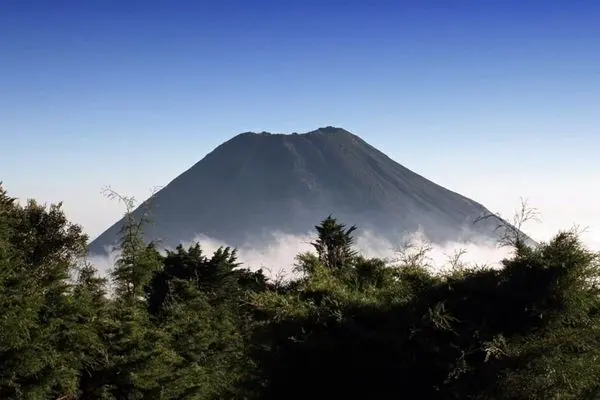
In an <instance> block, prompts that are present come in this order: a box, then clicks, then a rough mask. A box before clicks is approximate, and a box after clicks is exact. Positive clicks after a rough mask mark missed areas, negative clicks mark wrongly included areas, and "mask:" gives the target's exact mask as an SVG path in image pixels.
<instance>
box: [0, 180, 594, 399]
mask: <svg viewBox="0 0 600 400" xmlns="http://www.w3.org/2000/svg"><path fill="white" fill-rule="evenodd" d="M126 216H127V217H128V218H127V221H128V222H127V224H126V226H125V227H124V229H123V232H122V236H121V242H120V245H119V250H120V256H119V258H118V259H117V261H116V263H115V265H114V267H113V269H112V270H111V271H110V272H109V273H108V274H106V275H103V276H100V275H99V273H98V272H97V271H96V269H95V267H94V266H93V265H91V264H90V263H89V262H87V261H86V258H85V256H86V245H87V237H86V236H85V235H84V234H83V231H82V229H81V227H79V226H77V225H75V224H72V223H71V222H69V221H68V219H67V218H66V216H65V214H64V212H63V211H62V208H61V205H60V204H56V205H50V206H45V205H40V204H38V203H37V202H35V201H33V200H30V201H28V202H26V203H25V204H20V203H19V202H17V201H16V200H15V199H14V198H11V197H10V196H9V195H8V194H7V192H6V191H5V190H4V189H3V188H2V187H1V186H0V310H2V311H1V313H2V314H1V315H0V398H1V399H63V400H66V399H115V400H116V399H246V400H252V399H307V398H319V397H321V396H322V397H323V398H346V399H365V398H393V397H398V398H402V397H409V398H415V397H419V398H428V399H594V398H598V393H600V388H599V386H600V362H599V360H600V297H599V294H600V293H599V287H598V282H599V278H600V259H599V255H598V253H597V252H594V251H592V250H590V249H588V248H586V247H585V246H584V245H583V244H582V243H581V240H580V238H579V236H578V234H577V232H575V231H562V232H558V233H557V234H556V235H555V237H554V238H553V239H552V240H550V241H548V242H547V243H540V244H539V245H538V246H536V247H535V248H534V247H529V246H527V245H524V244H523V242H522V241H517V242H515V243H513V246H514V254H513V255H512V256H511V257H508V258H507V259H505V260H502V263H501V266H500V267H499V268H487V267H478V268H475V267H470V266H461V267H458V268H452V269H448V271H447V272H443V273H442V272H437V273H434V272H432V271H430V270H429V269H428V268H426V266H425V265H421V264H420V263H419V262H418V259H411V260H400V261H398V262H395V263H392V262H389V261H386V260H381V259H377V258H367V257H365V256H363V255H361V254H360V252H359V251H358V250H357V249H356V248H355V246H354V236H353V235H354V233H355V232H356V230H357V229H358V228H357V227H356V226H351V227H350V228H346V226H345V225H344V224H342V223H341V222H339V221H337V220H336V219H335V218H333V217H332V216H329V217H327V218H325V219H324V220H323V221H321V223H320V224H319V225H318V226H316V227H315V236H316V237H315V240H314V242H313V247H314V250H315V253H310V252H309V253H305V254H299V255H298V257H297V268H298V270H299V271H301V272H302V273H301V275H300V276H299V277H297V278H295V279H293V280H290V281H286V282H274V281H272V280H269V279H268V278H267V276H265V274H264V273H263V272H262V271H261V270H255V269H252V268H251V267H252V266H245V265H242V264H240V262H239V261H238V259H237V252H236V249H231V248H219V249H217V250H216V251H215V252H214V253H212V254H207V253H206V252H205V250H204V249H202V248H201V246H200V245H199V244H197V243H196V244H193V245H191V246H188V247H184V246H182V245H181V246H179V247H177V248H176V249H174V250H169V251H162V250H161V249H160V248H159V246H158V245H157V244H156V243H144V242H143V241H142V240H141V235H140V228H141V227H142V225H143V223H145V221H141V220H135V218H133V216H132V214H131V210H130V209H129V208H128V210H127V214H126Z"/></svg>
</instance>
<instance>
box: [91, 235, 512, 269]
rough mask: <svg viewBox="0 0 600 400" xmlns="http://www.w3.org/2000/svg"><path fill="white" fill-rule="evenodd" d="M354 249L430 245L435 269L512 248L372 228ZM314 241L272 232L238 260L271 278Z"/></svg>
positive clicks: (379, 252) (103, 263)
mask: <svg viewBox="0 0 600 400" xmlns="http://www.w3.org/2000/svg"><path fill="white" fill-rule="evenodd" d="M355 238H356V244H355V248H356V249H357V250H358V251H359V252H360V253H361V254H362V255H364V256H366V257H379V258H384V259H387V260H389V261H390V262H393V261H394V260H398V259H399V258H401V257H402V255H403V254H404V255H407V254H410V253H411V252H415V251H417V250H418V249H422V248H424V247H427V248H428V251H427V258H426V260H425V261H427V263H428V265H429V266H430V267H431V268H432V269H434V270H442V269H444V268H446V267H447V266H448V265H449V259H450V258H451V257H452V256H454V255H455V254H457V253H459V252H460V253H463V255H462V256H461V261H462V262H463V263H467V264H469V265H484V264H485V265H488V266H490V267H494V266H497V265H498V264H499V262H500V261H501V260H502V259H503V258H504V257H507V256H508V255H509V254H510V249H507V248H499V247H498V246H497V245H496V243H494V242H481V243H472V242H447V243H444V244H430V243H429V242H428V240H427V238H426V237H424V236H423V234H422V233H420V232H414V233H412V234H409V235H404V236H402V237H398V238H396V239H395V240H389V239H385V238H382V237H380V236H378V235H377V234H376V233H374V232H372V231H363V232H359V233H357V235H356V236H355ZM314 240H315V236H314V234H312V233H306V234H304V235H292V234H287V233H284V232H273V233H272V234H271V235H270V236H269V237H266V238H263V239H261V240H260V241H257V240H254V241H252V242H248V243H245V244H243V245H242V246H240V247H238V253H237V254H238V259H239V261H240V262H241V263H242V264H243V266H244V267H247V268H250V269H252V270H256V269H263V270H264V272H265V274H266V275H267V276H269V277H271V278H275V277H278V276H286V275H289V274H290V273H291V271H292V269H293V266H294V264H295V257H296V255H297V254H299V253H303V252H307V251H310V252H313V251H314V248H313V246H312V245H311V242H312V241H314ZM181 243H182V244H183V245H184V247H187V246H190V245H193V244H195V243H199V244H200V246H201V247H202V249H203V250H204V252H205V253H206V254H207V255H210V254H212V253H214V251H215V250H217V249H218V248H219V247H221V246H223V247H227V246H228V244H227V243H226V242H223V241H220V240H216V239H214V238H211V237H208V236H206V235H203V234H199V235H196V236H195V237H194V238H192V239H187V240H182V241H181ZM118 256H119V253H118V252H116V251H113V252H111V253H109V254H107V255H104V256H97V255H92V256H90V257H89V261H90V262H91V263H92V264H93V265H95V266H96V268H97V269H98V271H99V272H100V274H102V275H105V274H106V273H107V272H108V271H110V269H111V268H112V267H113V266H114V263H115V261H116V260H117V258H118Z"/></svg>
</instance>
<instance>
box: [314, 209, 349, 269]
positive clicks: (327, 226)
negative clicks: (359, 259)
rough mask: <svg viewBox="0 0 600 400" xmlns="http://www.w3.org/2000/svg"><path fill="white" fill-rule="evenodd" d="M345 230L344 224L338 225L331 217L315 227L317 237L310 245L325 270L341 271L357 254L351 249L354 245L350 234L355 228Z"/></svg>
mask: <svg viewBox="0 0 600 400" xmlns="http://www.w3.org/2000/svg"><path fill="white" fill-rule="evenodd" d="M345 228H346V226H345V225H344V224H340V223H338V222H337V220H336V219H335V218H333V217H332V216H331V215H330V216H328V217H327V218H326V219H324V220H323V221H321V224H320V225H318V226H315V229H316V231H317V234H318V237H317V240H316V241H315V242H314V243H312V245H313V247H314V248H315V250H316V251H317V254H318V256H319V260H320V261H321V262H322V263H323V265H324V266H325V267H327V268H330V269H341V268H342V267H344V266H346V264H347V263H349V262H350V261H351V260H352V259H353V257H355V256H356V254H357V253H356V251H354V250H353V249H352V246H353V245H354V237H353V236H352V233H353V232H354V231H355V230H356V229H357V228H356V226H354V225H353V226H351V227H350V228H348V229H345Z"/></svg>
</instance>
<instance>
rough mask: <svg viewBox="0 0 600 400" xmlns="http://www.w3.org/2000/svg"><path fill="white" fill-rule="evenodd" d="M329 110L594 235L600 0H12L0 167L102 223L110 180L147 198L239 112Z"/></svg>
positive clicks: (494, 199) (457, 179)
mask: <svg viewBox="0 0 600 400" xmlns="http://www.w3.org/2000/svg"><path fill="white" fill-rule="evenodd" d="M327 125H334V126H339V127H343V128H345V129H348V130H350V131H352V132H354V133H356V134H358V135H359V136H361V137H362V138H363V139H365V140H366V141H368V142H369V143H371V144H372V145H374V146H375V147H378V148H379V149H380V150H382V151H384V152H385V153H387V154H388V155H389V156H390V157H392V158H394V159H395V160H396V161H398V162H400V163H401V164H403V165H405V166H406V167H408V168H410V169H412V170H413V171H415V172H417V173H420V174H422V175H424V176H426V177H428V178H430V179H432V180H434V181H435V182H437V183H440V184H442V185H444V186H446V187H448V188H449V189H452V190H455V191H458V192H460V193H461V194H464V195H466V196H468V197H471V198H473V199H475V200H477V201H479V202H481V203H483V204H484V205H486V206H487V207H488V208H490V209H491V210H492V211H495V212H496V211H497V212H501V213H502V214H503V215H506V216H510V215H511V214H512V212H513V210H514V209H515V208H516V207H518V205H519V198H520V197H525V198H527V199H528V200H529V203H530V204H531V205H532V206H535V207H537V208H538V209H539V210H540V212H542V217H543V223H542V224H541V225H531V226H530V232H533V233H534V234H537V235H538V236H537V237H538V238H540V237H541V238H542V239H545V238H546V237H547V235H549V234H552V233H554V232H555V230H556V229H559V228H569V227H570V226H571V225H572V224H579V225H582V226H590V229H591V230H590V234H589V235H588V239H586V240H590V241H593V240H598V239H600V234H599V233H600V202H599V201H598V198H599V197H600V184H599V180H600V179H599V178H600V157H599V156H598V153H599V151H600V2H598V1H575V0H563V1H550V0H546V1H526V0H525V1H523V0H521V1H480V0H473V1H466V0H464V1H461V0H455V1H451V0H446V1H426V0H425V1H400V0H398V1H367V0H361V1H354V0H340V1H331V0H320V1H313V0H304V1H286V0H279V1H260V0H253V1H224V0H219V1H194V2H192V1H183V0H181V1H149V0H145V1H122V0H120V1H114V0H97V1H96V0H83V1H82V0H78V1H60V0H54V1H48V0H40V1H27V0H19V1H11V0H0V149H1V150H2V152H1V154H2V157H0V180H2V181H4V185H5V186H6V188H7V189H8V191H9V193H10V194H12V195H14V196H17V197H21V198H28V197H33V198H37V199H39V200H40V201H44V202H51V201H52V202H54V201H59V200H63V201H64V208H65V210H66V211H67V213H68V215H69V216H70V217H71V218H72V219H73V220H74V221H76V222H78V223H81V224H83V226H84V228H85V229H86V231H87V232H88V233H89V234H90V235H91V236H92V237H94V236H95V235H97V234H99V233H100V232H101V231H102V230H104V229H105V228H106V227H108V226H109V225H110V224H112V223H113V222H114V221H115V220H116V219H117V218H118V217H119V216H120V214H121V212H122V208H121V207H120V206H119V205H118V204H117V203H115V202H114V201H110V200H108V199H105V198H104V197H103V196H102V195H101V194H100V191H101V189H102V187H103V186H105V185H108V184H110V185H112V187H113V188H115V189H116V190H118V191H120V192H122V193H124V194H128V195H134V196H136V197H137V198H139V199H143V198H145V197H146V196H147V195H148V194H149V192H150V190H151V188H152V187H154V186H157V185H165V184H167V183H168V182H169V181H170V180H172V179H173V178H175V177H176V176H177V175H178V174H179V173H181V172H183V171H184V170H185V169H187V168H188V167H190V166H191V165H192V164H194V163H195V162H197V161H198V160H199V159H201V158H202V157H203V156H204V155H206V153H208V152H209V151H211V150H212V149H213V148H214V147H216V146H217V145H218V144H220V143H221V142H223V141H225V140H227V139H229V138H230V137H231V136H234V135H236V134H238V133H240V132H244V131H249V130H254V131H263V130H266V131H271V132H294V131H297V132H306V131H310V130H313V129H316V128H318V127H320V126H327ZM350 222H351V221H350ZM598 244H600V240H599V241H598Z"/></svg>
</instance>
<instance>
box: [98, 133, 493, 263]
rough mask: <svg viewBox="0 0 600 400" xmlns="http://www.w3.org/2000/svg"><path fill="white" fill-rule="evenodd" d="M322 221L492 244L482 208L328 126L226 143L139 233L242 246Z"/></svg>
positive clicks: (168, 240) (107, 237)
mask: <svg viewBox="0 0 600 400" xmlns="http://www.w3.org/2000/svg"><path fill="white" fill-rule="evenodd" d="M136 213H137V215H139V213H140V208H138V209H137V210H136ZM329 214H333V215H334V216H335V217H337V218H338V219H340V220H341V221H342V222H344V223H347V224H357V225H358V226H359V227H360V228H361V229H373V230H375V231H376V232H377V233H378V234H379V235H381V236H383V237H387V238H389V239H392V240H394V239H395V238H397V237H398V235H400V234H402V233H406V232H414V231H416V230H418V229H421V230H422V232H424V233H425V234H426V235H427V236H428V237H429V239H431V240H432V241H434V242H444V241H447V240H459V239H466V240H469V239H474V238H497V236H498V231H495V230H494V229H495V228H496V227H497V226H498V224H499V223H500V220H498V219H496V218H491V219H487V220H485V221H480V222H479V223H476V224H474V222H475V220H476V219H477V218H478V217H480V216H482V215H486V214H490V211H488V210H487V209H486V208H485V207H484V206H483V205H481V204H479V203H477V202H475V201H473V200H471V199H468V198H466V197H464V196H461V195H460V194H457V193H455V192H452V191H450V190H448V189H445V188H443V187H441V186H439V185H437V184H435V183H433V182H431V181H429V180H427V179H426V178H424V177H422V176H420V175H418V174H416V173H414V172H412V171H410V170H409V169H407V168H405V167H404V166H402V165H400V164H398V163H397V162H395V161H394V160H392V159H390V158H389V157H388V156H386V155H385V154H384V153H382V152H381V151H379V150H377V149H376V148H374V147H372V146H371V145H369V144H368V143H366V142H365V141H364V140H362V139H361V138H359V137H358V136H356V135H354V134H352V133H350V132H348V131H346V130H344V129H340V128H334V127H327V128H321V129H318V130H316V131H313V132H309V133H305V134H291V135H286V134H270V133H265V132H263V133H252V132H247V133H242V134H239V135H237V136H235V137H234V138H232V139H230V140H228V141H227V142H225V143H223V144H222V145H220V146H218V147H217V148H216V149H214V150H213V151H212V152H211V153H209V154H208V155H207V156H206V157H204V158H203V159H202V160H200V161H199V162H198V163H196V164H195V165H194V166H192V167H191V168H190V169H188V170H187V171H185V172H184V173H182V174H181V175H179V176H178V177H177V178H175V179H174V180H173V181H172V182H170V183H169V184H168V185H167V186H166V187H164V188H163V189H162V190H160V191H159V192H158V193H157V194H156V196H155V198H154V200H153V202H152V218H153V221H154V222H153V224H152V225H150V226H148V227H147V228H146V234H147V238H148V239H157V238H158V239H160V240H161V241H162V244H163V245H165V246H175V245H177V244H178V243H180V242H181V241H183V240H190V239H191V238H193V237H194V236H196V235H197V234H200V233H201V234H204V235H207V236H210V237H212V238H215V239H218V240H222V241H225V242H227V243H229V244H231V245H234V246H239V245H241V244H242V243H245V242H247V241H248V240H253V239H254V240H259V239H260V237H261V235H263V234H264V233H268V232H271V231H273V230H279V231H284V232H287V233H294V234H296V233H306V232H308V231H310V230H311V229H312V227H313V226H314V225H315V224H317V223H318V222H319V221H320V220H321V219H323V218H324V217H326V216H327V215H329ZM121 224H122V220H121V221H117V222H116V223H115V224H114V225H113V226H111V227H110V228H109V229H108V230H106V231H105V232H104V233H102V234H101V235H100V236H99V237H98V238H97V239H96V240H94V241H93V242H92V243H91V244H90V252H91V253H102V252H104V251H105V248H106V246H109V245H111V244H113V243H114V241H115V239H116V237H117V233H118V231H119V228H120V226H121Z"/></svg>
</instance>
